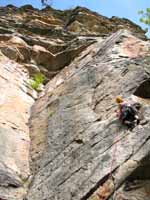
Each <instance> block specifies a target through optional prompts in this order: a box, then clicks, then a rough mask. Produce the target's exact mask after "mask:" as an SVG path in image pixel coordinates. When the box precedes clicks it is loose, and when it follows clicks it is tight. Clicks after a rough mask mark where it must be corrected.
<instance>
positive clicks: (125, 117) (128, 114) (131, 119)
mask: <svg viewBox="0 0 150 200" xmlns="http://www.w3.org/2000/svg"><path fill="white" fill-rule="evenodd" d="M116 102H117V103H118V106H119V112H118V113H117V116H118V117H119V119H120V121H121V123H122V124H125V125H127V126H128V128H134V127H135V126H136V125H137V124H139V122H140V120H139V116H138V111H139V109H140V104H139V103H133V104H130V103H127V102H124V101H123V99H122V98H121V97H119V96H118V97H116Z"/></svg>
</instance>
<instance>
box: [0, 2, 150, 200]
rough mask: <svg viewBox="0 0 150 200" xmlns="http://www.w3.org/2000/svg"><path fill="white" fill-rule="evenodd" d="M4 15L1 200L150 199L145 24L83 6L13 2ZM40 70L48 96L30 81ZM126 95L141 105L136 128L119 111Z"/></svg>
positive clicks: (0, 33)
mask: <svg viewBox="0 0 150 200" xmlns="http://www.w3.org/2000/svg"><path fill="white" fill-rule="evenodd" d="M0 16H1V18H0V22H1V23H0V91H1V96H0V111H1V112H0V138H1V140H0V199H2V200H23V199H27V200H51V199H55V200H86V199H88V200H94V199H95V200H98V199H99V200H100V199H101V197H102V195H103V196H104V197H105V199H108V198H110V199H113V200H135V199H136V200H143V199H144V200H147V199H149V196H150V195H149V187H150V184H149V182H150V173H149V165H150V162H149V145H150V144H149V143H150V140H149V138H150V130H149V129H150V121H149V120H150V117H149V116H150V107H149V106H150V100H149V98H150V92H149V87H150V68H149V61H150V44H149V41H147V40H146V38H145V35H144V31H143V30H142V29H140V27H138V26H137V25H135V24H133V23H132V22H130V21H129V20H127V19H119V18H117V17H112V18H110V19H109V18H106V17H103V16H101V15H98V14H97V13H94V12H92V11H90V10H88V9H86V8H81V7H77V8H75V9H72V10H66V11H60V10H54V9H52V8H50V7H48V8H45V9H43V10H41V11H40V10H37V9H35V8H33V7H32V6H30V5H26V6H23V7H21V8H17V7H15V6H11V5H9V6H7V7H4V8H3V7H1V8H0ZM119 29H128V30H130V31H131V32H128V31H125V30H119ZM118 30H119V31H118ZM39 72H41V73H42V74H44V75H45V77H46V78H45V81H44V84H46V83H47V84H46V86H45V88H44V89H43V90H42V92H41V93H40V94H38V93H37V92H36V91H35V90H33V89H32V87H31V82H30V81H31V80H30V79H31V78H32V77H34V75H36V74H38V73H39ZM50 79H51V80H50ZM49 80H50V82H48V81H49ZM119 94H120V95H122V96H123V97H124V98H125V99H127V100H131V99H132V100H134V101H138V102H141V103H142V110H141V113H140V114H141V119H142V121H141V124H140V125H138V126H137V127H135V128H134V129H133V130H132V131H131V130H127V128H126V127H123V126H121V125H120V123H119V121H118V120H117V118H116V113H115V111H116V109H117V107H116V105H115V101H114V99H115V96H116V95H119ZM145 98H146V99H145ZM35 100H36V102H35V103H34V101H35ZM33 103H34V105H33ZM32 105H33V107H32V109H31V106H32ZM29 117H30V120H29ZM110 173H112V175H113V180H112V179H110V176H109V174H110Z"/></svg>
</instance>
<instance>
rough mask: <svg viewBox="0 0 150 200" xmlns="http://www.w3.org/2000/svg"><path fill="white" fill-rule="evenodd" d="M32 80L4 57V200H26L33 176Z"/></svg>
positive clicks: (0, 161)
mask: <svg viewBox="0 0 150 200" xmlns="http://www.w3.org/2000/svg"><path fill="white" fill-rule="evenodd" d="M28 78H29V76H28V73H27V71H25V68H24V67H23V66H22V65H19V64H18V63H16V62H14V61H11V60H9V59H8V58H7V57H5V56H4V55H3V54H0V93H1V95H0V198H1V199H3V198H4V199H14V200H16V199H22V196H23V195H25V192H26V190H25V188H23V186H24V183H25V182H26V181H27V180H28V178H29V176H30V169H29V147H30V138H29V128H28V119H29V115H30V112H29V111H30V107H31V105H32V104H33V103H34V98H33V97H32V96H31V95H29V93H28V91H29V90H31V89H30V88H29V87H28V84H27V80H28ZM31 94H32V93H31ZM15 187H16V188H18V189H16V190H14V188H15Z"/></svg>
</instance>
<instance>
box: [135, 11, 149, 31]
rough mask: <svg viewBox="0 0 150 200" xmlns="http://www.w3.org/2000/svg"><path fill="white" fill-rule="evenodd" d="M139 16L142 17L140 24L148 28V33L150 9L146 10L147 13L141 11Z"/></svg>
mask: <svg viewBox="0 0 150 200" xmlns="http://www.w3.org/2000/svg"><path fill="white" fill-rule="evenodd" d="M138 14H139V15H141V18H140V22H142V23H144V24H145V25H146V26H147V28H146V31H148V30H149V29H150V8H146V10H145V11H143V10H139V11H138Z"/></svg>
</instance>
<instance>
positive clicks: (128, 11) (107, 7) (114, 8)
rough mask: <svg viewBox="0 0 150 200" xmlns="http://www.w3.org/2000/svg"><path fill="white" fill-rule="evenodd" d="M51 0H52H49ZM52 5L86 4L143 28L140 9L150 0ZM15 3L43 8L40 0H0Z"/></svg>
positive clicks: (58, 2) (59, 0) (58, 0)
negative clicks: (138, 12)
mask: <svg viewBox="0 0 150 200" xmlns="http://www.w3.org/2000/svg"><path fill="white" fill-rule="evenodd" d="M49 1H51V0H49ZM52 1H53V4H52V6H53V7H54V8H56V9H69V8H73V7H75V6H84V7H87V8H89V9H91V10H93V11H96V12H98V13H99V14H101V15H104V16H107V17H111V16H118V17H124V18H128V19H130V20H132V21H133V22H135V23H137V24H139V25H140V26H142V27H143V28H145V26H144V25H143V24H142V23H140V22H139V18H140V16H139V15H138V14H137V11H138V10H141V9H144V10H145V8H147V7H150V0H52ZM8 4H13V5H16V6H21V5H25V4H32V5H33V6H34V7H36V8H42V6H41V2H40V0H0V6H6V5H8Z"/></svg>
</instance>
